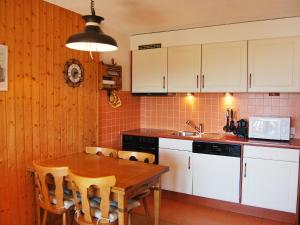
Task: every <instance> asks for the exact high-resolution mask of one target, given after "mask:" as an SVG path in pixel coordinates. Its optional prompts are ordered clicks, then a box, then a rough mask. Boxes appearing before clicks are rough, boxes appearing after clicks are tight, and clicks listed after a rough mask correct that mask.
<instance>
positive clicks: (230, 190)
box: [192, 141, 241, 203]
mask: <svg viewBox="0 0 300 225" xmlns="http://www.w3.org/2000/svg"><path fill="white" fill-rule="evenodd" d="M192 168H193V194H194V195H197V196H201V197H205V198H211V199H217V200H223V201H228V202H235V203H238V202H239V196H240V169H241V145H238V144H224V143H214V142H196V141H194V142H193V153H192Z"/></svg>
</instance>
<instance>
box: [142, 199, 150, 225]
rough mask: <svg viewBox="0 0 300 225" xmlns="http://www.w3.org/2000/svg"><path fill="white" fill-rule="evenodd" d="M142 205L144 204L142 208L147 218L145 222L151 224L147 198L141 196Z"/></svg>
mask: <svg viewBox="0 0 300 225" xmlns="http://www.w3.org/2000/svg"><path fill="white" fill-rule="evenodd" d="M143 205H144V209H145V215H146V219H147V224H148V225H151V218H150V213H149V207H148V204H147V199H146V198H143Z"/></svg>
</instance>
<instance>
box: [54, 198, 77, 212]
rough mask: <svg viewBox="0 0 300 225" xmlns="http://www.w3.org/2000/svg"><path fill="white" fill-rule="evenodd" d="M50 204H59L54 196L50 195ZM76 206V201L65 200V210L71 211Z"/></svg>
mask: <svg viewBox="0 0 300 225" xmlns="http://www.w3.org/2000/svg"><path fill="white" fill-rule="evenodd" d="M50 202H51V203H52V204H54V205H56V204H57V199H56V197H55V196H54V195H50ZM73 205H74V199H68V200H64V208H65V209H69V208H70V207H72V206H73Z"/></svg>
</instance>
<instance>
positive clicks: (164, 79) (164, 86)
mask: <svg viewBox="0 0 300 225" xmlns="http://www.w3.org/2000/svg"><path fill="white" fill-rule="evenodd" d="M165 88H166V77H165V76H163V89H165Z"/></svg>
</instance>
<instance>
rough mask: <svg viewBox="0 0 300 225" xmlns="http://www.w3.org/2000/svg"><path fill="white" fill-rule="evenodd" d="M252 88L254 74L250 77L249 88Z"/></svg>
mask: <svg viewBox="0 0 300 225" xmlns="http://www.w3.org/2000/svg"><path fill="white" fill-rule="evenodd" d="M251 86H252V74H251V73H250V75H249V88H251Z"/></svg>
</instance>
